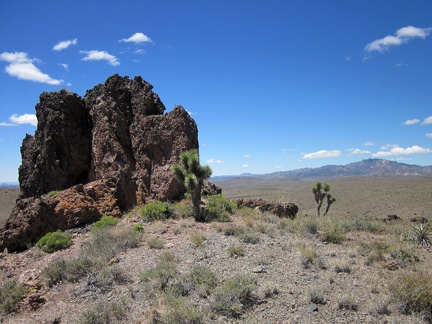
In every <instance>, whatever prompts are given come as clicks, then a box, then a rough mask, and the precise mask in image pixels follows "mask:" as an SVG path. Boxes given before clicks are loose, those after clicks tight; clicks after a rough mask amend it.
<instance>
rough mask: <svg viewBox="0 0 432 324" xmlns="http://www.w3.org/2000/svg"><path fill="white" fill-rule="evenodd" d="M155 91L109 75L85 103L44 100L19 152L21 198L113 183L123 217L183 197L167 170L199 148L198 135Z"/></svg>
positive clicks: (57, 96)
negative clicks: (142, 206)
mask: <svg viewBox="0 0 432 324" xmlns="http://www.w3.org/2000/svg"><path fill="white" fill-rule="evenodd" d="M152 88H153V87H152V86H151V85H150V84H149V83H147V82H146V81H144V80H143V79H142V78H141V77H135V78H134V79H133V80H132V79H129V78H128V77H120V76H119V75H113V76H111V77H109V78H108V79H107V81H106V82H105V83H104V84H99V85H97V86H95V87H94V88H93V89H92V90H89V91H87V93H86V95H85V96H84V98H80V97H79V96H78V95H76V94H74V93H70V92H67V91H64V90H62V91H60V92H55V93H43V94H42V95H41V97H40V103H38V104H37V105H36V115H37V118H38V128H37V130H36V133H35V136H34V137H33V136H30V135H27V136H26V138H25V139H24V141H23V145H22V147H21V154H22V165H21V167H20V170H19V181H20V188H21V192H22V197H23V198H28V197H39V196H41V195H42V194H46V193H48V192H50V191H52V190H63V189H66V188H69V187H71V186H74V185H76V184H84V183H88V182H90V181H94V180H98V179H104V178H114V179H116V181H117V189H118V195H119V196H118V199H119V204H120V207H121V208H122V209H127V208H130V207H131V206H133V205H135V204H137V203H138V204H140V203H143V202H145V201H146V199H149V198H150V199H161V200H168V199H173V198H176V197H177V196H180V195H181V194H183V193H184V188H183V186H182V185H180V184H179V183H178V182H177V181H175V179H174V176H173V175H172V173H171V172H170V170H169V167H170V165H171V164H173V163H176V162H177V160H178V156H179V155H180V153H181V152H182V151H185V150H189V149H192V148H198V128H197V126H196V123H195V121H194V120H193V119H192V118H191V117H190V116H189V114H188V113H187V112H186V111H185V110H184V109H183V108H182V107H180V106H177V107H176V108H174V110H172V111H171V112H169V113H168V114H165V115H164V114H163V113H164V111H165V106H164V105H163V103H162V101H161V100H160V99H159V97H158V95H157V94H156V93H154V92H153V91H152Z"/></svg>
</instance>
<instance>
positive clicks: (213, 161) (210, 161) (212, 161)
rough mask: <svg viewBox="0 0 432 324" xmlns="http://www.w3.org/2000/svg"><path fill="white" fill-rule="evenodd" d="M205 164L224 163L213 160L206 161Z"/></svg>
mask: <svg viewBox="0 0 432 324" xmlns="http://www.w3.org/2000/svg"><path fill="white" fill-rule="evenodd" d="M206 162H207V163H209V164H212V163H224V161H223V160H215V159H208V160H207V161H206Z"/></svg>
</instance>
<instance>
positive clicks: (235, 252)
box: [228, 245, 246, 257]
mask: <svg viewBox="0 0 432 324" xmlns="http://www.w3.org/2000/svg"><path fill="white" fill-rule="evenodd" d="M228 253H229V254H230V256H232V257H234V256H244V255H245V254H246V252H245V248H244V246H241V245H231V246H230V247H229V248H228Z"/></svg>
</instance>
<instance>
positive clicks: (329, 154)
mask: <svg viewBox="0 0 432 324" xmlns="http://www.w3.org/2000/svg"><path fill="white" fill-rule="evenodd" d="M341 155H342V152H341V151H339V150H331V151H327V150H321V151H318V152H313V153H307V154H305V155H303V158H304V159H322V158H330V157H338V156H341Z"/></svg>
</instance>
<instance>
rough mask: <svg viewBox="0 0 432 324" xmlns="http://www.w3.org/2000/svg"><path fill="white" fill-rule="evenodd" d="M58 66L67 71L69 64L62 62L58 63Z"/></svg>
mask: <svg viewBox="0 0 432 324" xmlns="http://www.w3.org/2000/svg"><path fill="white" fill-rule="evenodd" d="M59 65H60V66H62V67H63V69H65V70H66V71H69V65H67V64H64V63H59Z"/></svg>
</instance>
